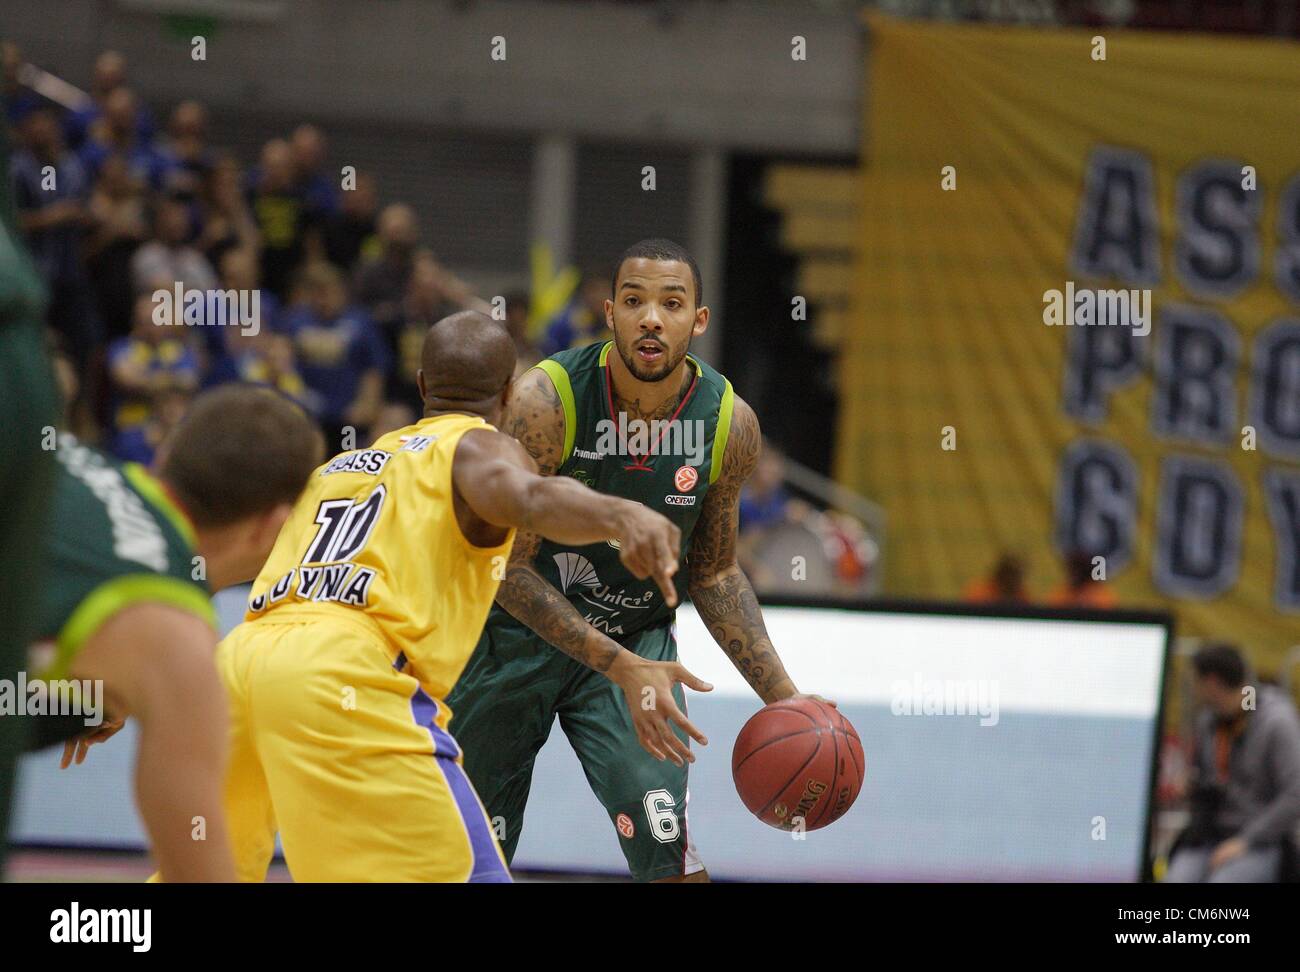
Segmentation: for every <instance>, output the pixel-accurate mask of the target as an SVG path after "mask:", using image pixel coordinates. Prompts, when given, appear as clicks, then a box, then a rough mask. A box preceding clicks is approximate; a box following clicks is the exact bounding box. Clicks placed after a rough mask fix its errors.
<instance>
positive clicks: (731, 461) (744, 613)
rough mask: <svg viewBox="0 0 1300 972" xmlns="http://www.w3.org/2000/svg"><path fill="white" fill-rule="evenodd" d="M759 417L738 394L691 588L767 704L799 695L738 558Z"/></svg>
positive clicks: (692, 560) (707, 500)
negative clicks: (742, 500)
mask: <svg viewBox="0 0 1300 972" xmlns="http://www.w3.org/2000/svg"><path fill="white" fill-rule="evenodd" d="M762 448H763V437H762V433H761V432H760V431H759V427H758V416H756V415H755V414H754V410H753V409H752V408H750V407H749V405H747V404H746V403H745V402H744V401H742V400H741V399H740V398H739V397H738V398H736V400H735V406H734V409H733V411H732V416H731V434H730V436H729V438H728V439H727V451H726V455H724V456H723V459H722V474H721V475H720V476H719V477H718V479H717V481H716V482H715V483H714V484H713V485H712V486H710V487H709V491H708V493H706V494H705V496H704V507H703V508H702V509H701V510H700V518H699V520H698V521H697V522H696V524H695V531H694V533H693V535H692V537H691V550H690V556H689V557H688V558H687V571H688V581H687V590H688V591H689V592H690V595H691V602H692V603H693V604H694V605H695V610H697V611H698V612H699V613H700V618H701V619H702V620H703V621H704V624H705V626H706V627H707V628H708V629H709V633H710V634H712V635H713V639H714V640H715V641H716V642H717V643H718V645H719V646H720V647H721V648H722V650H723V651H724V652H725V653H726V654H727V657H729V658H730V659H731V663H732V664H733V665H735V666H736V668H737V669H739V670H740V674H742V675H744V676H745V681H747V682H748V683H749V684H750V686H751V687H752V688H753V689H754V691H755V692H757V693H758V697H759V698H761V699H762V700H763V702H764V703H768V702H776V701H777V700H779V699H786V698H789V697H790V696H792V695H797V694H799V692H798V689H796V688H795V686H794V682H792V681H791V680H790V676H789V675H787V674H786V671H785V666H784V665H782V664H781V659H780V657H779V656H778V655H777V653H776V649H775V648H773V647H772V642H771V639H769V638H768V636H767V628H766V626H765V625H764V624H763V612H762V611H761V610H760V609H759V606H758V598H757V597H755V596H754V589H753V588H752V587H751V586H750V584H749V578H748V577H746V576H745V572H744V571H743V570H741V569H740V565H739V564H738V563H737V562H736V534H737V531H738V529H739V523H740V490H741V487H742V486H744V484H745V480H747V479H748V478H749V476H750V473H752V472H753V471H754V467H755V466H756V465H758V455H759V452H760V451H761V450H762Z"/></svg>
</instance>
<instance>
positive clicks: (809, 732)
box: [731, 699, 867, 830]
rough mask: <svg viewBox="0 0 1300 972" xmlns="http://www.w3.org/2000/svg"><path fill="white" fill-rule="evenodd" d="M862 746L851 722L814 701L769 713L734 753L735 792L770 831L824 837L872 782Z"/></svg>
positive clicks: (792, 702)
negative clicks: (809, 832)
mask: <svg viewBox="0 0 1300 972" xmlns="http://www.w3.org/2000/svg"><path fill="white" fill-rule="evenodd" d="M866 770H867V763H866V757H865V756H864V755H863V753H862V741H861V740H860V739H859V738H858V733H857V731H856V730H855V729H854V728H853V726H852V725H850V724H849V720H848V719H845V718H844V716H842V715H840V713H839V712H838V711H836V709H834V708H833V707H832V706H829V705H826V704H824V703H822V702H818V701H816V700H814V699H788V700H786V701H783V702H773V703H772V704H771V705H768V706H764V707H763V708H762V709H760V710H759V711H758V712H756V713H755V714H754V716H753V717H752V718H751V719H750V720H749V721H748V722H746V723H745V726H744V728H743V729H741V730H740V735H738V736H737V737H736V746H735V749H733V750H732V753H731V775H732V777H733V778H734V779H735V781H736V792H737V793H739V794H740V799H741V802H742V803H744V804H745V806H746V807H747V808H748V809H749V811H750V813H752V814H753V815H754V816H756V817H758V819H759V820H761V821H763V823H765V824H769V825H770V826H773V827H778V828H780V829H781V830H794V829H796V828H797V827H798V826H799V821H800V820H802V826H803V829H804V830H817V829H819V828H821V827H825V826H826V825H827V824H829V823H833V822H834V821H836V820H838V819H839V818H840V817H842V816H844V814H845V812H846V811H847V810H848V809H849V807H851V806H853V801H854V800H856V799H857V798H858V793H859V792H860V791H861V789H862V780H863V778H864V777H865V775H866Z"/></svg>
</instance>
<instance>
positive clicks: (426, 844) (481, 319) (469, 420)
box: [218, 311, 707, 881]
mask: <svg viewBox="0 0 1300 972" xmlns="http://www.w3.org/2000/svg"><path fill="white" fill-rule="evenodd" d="M422 366H423V367H422V369H421V371H420V372H419V375H418V376H417V385H418V387H419V390H420V395H421V397H422V398H423V400H424V418H423V419H421V420H420V421H419V422H417V423H415V424H414V425H411V426H408V427H406V428H404V429H399V430H397V431H396V432H391V433H389V434H388V435H385V436H383V437H381V438H380V439H379V440H378V441H376V442H375V443H374V445H373V446H372V447H371V448H368V449H358V450H354V451H351V452H345V453H342V454H340V455H338V456H336V457H334V458H333V459H331V460H330V461H328V462H326V463H325V464H324V465H323V466H321V467H320V468H319V469H318V470H316V472H315V473H314V474H313V475H312V477H311V478H310V480H309V482H308V485H307V488H306V490H305V491H304V492H303V494H302V496H301V497H300V499H299V501H298V504H297V506H296V507H295V508H294V511H293V513H292V515H291V516H290V518H289V520H288V521H287V522H286V524H285V526H284V529H283V530H282V531H281V532H280V535H279V537H278V538H277V540H276V544H275V548H274V550H273V551H272V553H271V556H270V558H269V559H268V560H267V562H266V564H265V566H264V567H263V568H262V572H261V574H259V575H258V578H257V581H256V582H255V584H254V585H253V590H252V598H251V600H250V603H249V610H248V614H247V616H246V619H245V621H244V623H243V624H241V625H240V626H239V627H237V628H236V629H235V630H234V631H233V632H231V634H230V635H229V636H228V637H227V638H226V639H225V640H224V641H223V642H222V644H221V646H220V648H219V649H218V667H219V669H220V671H221V674H222V678H223V681H224V682H225V685H226V688H227V690H228V692H229V694H230V697H231V699H230V701H231V720H232V736H231V740H232V742H231V752H230V767H229V771H228V783H227V793H226V796H227V799H226V807H227V814H228V820H229V826H230V831H231V844H232V846H233V848H234V852H235V863H236V868H237V871H238V873H239V876H240V879H241V880H247V881H260V880H262V879H263V878H264V877H265V874H266V868H267V865H268V863H269V861H270V859H271V853H272V850H273V845H274V838H275V834H276V832H277V830H278V831H279V834H280V838H281V841H282V842H283V845H284V853H285V858H286V860H287V863H288V865H289V870H290V872H291V874H292V875H293V878H294V880H295V881H376V880H377V881H467V880H469V881H508V880H509V874H508V872H507V870H506V865H505V861H504V858H503V857H502V855H501V852H500V850H499V849H498V846H497V842H496V840H495V839H494V835H493V831H492V827H491V824H490V822H489V821H488V819H487V816H486V814H485V813H484V811H483V808H482V804H481V803H480V802H479V799H478V796H477V795H476V794H475V792H474V788H473V787H472V786H471V785H470V782H469V779H468V777H466V776H465V773H464V770H463V769H462V768H461V762H460V747H459V746H457V744H456V741H455V740H454V739H453V738H452V737H451V735H450V734H449V733H448V732H447V723H448V721H449V720H450V718H451V712H450V710H449V709H448V708H447V705H446V703H445V702H443V701H442V700H443V699H444V698H445V697H446V695H447V694H448V693H449V692H450V691H451V688H452V686H453V685H454V684H455V682H456V679H457V677H458V676H459V675H460V672H461V669H462V668H463V667H464V666H465V663H466V661H467V660H468V659H469V656H470V654H471V652H473V650H474V647H475V644H476V643H477V641H478V636H479V632H480V631H482V629H483V622H484V619H485V618H486V617H487V613H488V609H489V608H490V607H491V605H492V599H493V597H494V595H495V594H496V590H497V586H498V583H499V581H500V579H501V577H502V576H504V571H505V564H506V561H507V558H508V555H509V552H510V545H511V542H512V541H513V539H514V529H515V527H521V528H523V529H526V530H529V531H531V532H533V533H538V534H541V535H542V536H545V537H549V538H552V539H554V540H556V541H558V542H561V543H573V544H581V543H596V542H599V541H602V540H611V539H617V540H618V541H619V542H620V548H621V550H622V556H623V562H624V563H625V564H626V565H627V567H628V568H629V569H630V570H632V571H633V572H634V573H635V574H636V575H637V576H638V577H641V578H645V577H654V579H655V580H656V582H657V583H658V584H659V586H660V588H661V589H662V590H663V593H664V596H665V597H667V598H669V599H671V600H675V590H674V585H673V582H672V575H673V573H674V572H675V570H676V567H677V561H678V554H679V547H680V543H681V534H680V531H679V530H678V529H677V527H675V526H674V525H672V524H671V523H670V522H669V521H668V520H667V519H666V518H664V517H663V516H660V515H659V514H658V513H655V512H652V511H651V510H649V509H647V508H646V507H645V506H643V505H641V504H640V503H635V502H631V501H628V500H623V499H617V498H615V497H611V496H602V495H600V494H599V493H596V492H593V491H592V490H590V489H588V488H587V487H585V486H583V485H581V484H580V483H578V482H577V481H576V480H572V479H567V478H560V477H546V478H543V477H540V476H538V475H536V470H537V465H536V463H535V462H534V460H533V459H532V457H531V456H529V454H528V452H527V451H526V450H525V449H524V447H523V446H521V445H520V444H519V443H518V442H516V441H515V440H514V439H512V438H510V437H509V436H506V435H504V434H502V433H500V432H498V431H496V429H494V428H493V426H492V423H494V422H496V421H497V420H498V418H499V416H500V415H501V412H502V409H503V408H504V406H505V404H506V402H507V401H508V400H509V397H510V391H511V378H512V375H513V374H514V367H515V350H514V344H513V342H512V341H511V339H510V335H509V333H508V332H507V331H506V329H505V328H504V327H502V326H501V325H500V324H498V323H497V322H495V321H493V320H492V319H491V318H488V317H486V316H484V315H482V314H479V313H477V312H473V311H467V312H462V313H459V314H454V315H452V316H451V317H448V318H444V319H443V320H442V321H440V322H438V323H437V324H435V325H434V326H433V327H432V328H430V329H429V332H428V334H427V336H426V338H425V342H424V347H423V355H422ZM681 677H684V678H687V679H690V682H691V684H695V683H696V680H694V679H693V678H692V677H691V676H690V675H689V673H685V671H684V670H683V671H682V676H681ZM703 687H705V688H707V686H703Z"/></svg>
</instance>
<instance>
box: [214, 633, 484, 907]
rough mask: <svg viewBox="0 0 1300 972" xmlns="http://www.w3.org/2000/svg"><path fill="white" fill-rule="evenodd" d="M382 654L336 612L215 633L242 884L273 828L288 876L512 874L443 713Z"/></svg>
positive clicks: (259, 871) (267, 850)
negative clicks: (226, 707) (227, 713)
mask: <svg viewBox="0 0 1300 972" xmlns="http://www.w3.org/2000/svg"><path fill="white" fill-rule="evenodd" d="M390 657H391V656H390V652H389V651H388V650H386V648H385V645H384V642H383V641H382V639H381V637H380V636H379V634H378V632H377V631H375V630H373V629H372V628H371V627H370V625H369V623H368V622H367V621H366V620H364V619H350V618H345V617H341V618H339V619H337V620H335V619H333V618H329V619H322V618H320V617H315V618H312V619H311V620H310V621H304V620H302V619H301V618H298V619H295V620H293V621H283V622H277V621H273V620H271V619H264V620H259V621H258V622H256V623H253V624H242V625H240V626H239V627H238V628H236V629H235V630H234V631H233V632H231V633H230V635H229V636H228V637H226V638H225V640H223V641H222V642H221V644H220V646H219V647H218V649H217V665H218V668H219V670H220V672H221V677H222V680H223V681H224V683H225V686H226V691H227V693H228V694H229V697H230V708H231V746H230V753H229V757H228V758H229V764H228V769H227V775H226V794H225V806H226V815H227V824H228V827H229V829H230V840H231V846H232V848H233V850H234V855H235V864H236V868H237V870H238V874H239V879H240V880H241V881H263V880H265V878H266V870H267V867H268V865H269V864H270V861H271V856H272V854H273V852H274V847H275V835H276V832H277V831H278V832H279V834H280V840H281V843H282V844H283V847H284V856H285V860H286V862H287V863H288V866H289V872H290V874H291V875H292V876H293V879H294V880H295V881H338V882H345V881H476V882H477V881H485V882H486V881H497V882H507V881H509V880H510V875H509V871H508V870H507V869H506V864H505V859H504V857H503V856H502V854H501V850H500V848H499V847H498V846H497V842H496V840H495V837H494V835H493V831H492V827H491V825H490V823H489V821H488V818H487V814H486V813H485V812H484V810H483V805H482V803H481V802H480V801H479V798H478V795H477V794H476V793H475V792H474V787H473V786H472V785H471V783H470V781H469V777H467V776H466V775H465V771H464V769H463V768H462V767H461V753H460V747H459V746H458V745H457V744H456V741H455V740H454V739H453V738H452V737H451V734H450V733H449V732H447V729H446V724H447V722H448V720H449V718H450V713H449V710H448V709H447V707H446V706H445V705H444V704H440V703H439V702H438V701H437V700H436V699H433V698H431V697H430V696H429V695H428V693H426V692H425V691H424V690H423V689H422V688H421V687H420V684H419V682H418V681H417V680H416V679H415V678H414V677H412V676H411V675H408V674H404V673H403V672H402V671H401V669H402V668H403V667H404V665H405V659H404V658H402V657H401V656H399V657H398V659H397V662H396V663H394V662H392V661H391V660H390Z"/></svg>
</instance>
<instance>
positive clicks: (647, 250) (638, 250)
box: [609, 237, 704, 307]
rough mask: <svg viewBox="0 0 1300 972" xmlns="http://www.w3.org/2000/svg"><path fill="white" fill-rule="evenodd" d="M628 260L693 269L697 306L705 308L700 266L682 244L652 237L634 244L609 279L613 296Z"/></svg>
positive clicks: (620, 259)
mask: <svg viewBox="0 0 1300 972" xmlns="http://www.w3.org/2000/svg"><path fill="white" fill-rule="evenodd" d="M628 260H673V261H676V262H678V263H684V264H686V265H687V266H688V267H690V268H691V277H692V279H694V281H695V306H696V307H701V306H703V304H704V282H703V281H702V280H701V279H700V267H699V264H697V263H696V262H695V257H693V256H691V255H690V253H688V252H687V250H686V247H684V246H682V245H681V244H680V243H674V242H673V241H672V240H665V239H663V238H661V237H652V238H651V239H648V240H641V241H640V242H639V243H633V244H632V245H631V246H629V247H628V248H627V249H626V250H624V251H623V255H622V256H620V257H619V258H618V262H617V263H615V264H614V275H613V276H612V277H610V279H609V289H610V293H611V294H616V293H617V292H618V274H619V271H620V270H622V269H623V264H624V263H626V262H627V261H628Z"/></svg>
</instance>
